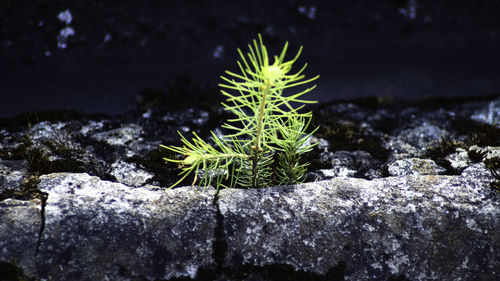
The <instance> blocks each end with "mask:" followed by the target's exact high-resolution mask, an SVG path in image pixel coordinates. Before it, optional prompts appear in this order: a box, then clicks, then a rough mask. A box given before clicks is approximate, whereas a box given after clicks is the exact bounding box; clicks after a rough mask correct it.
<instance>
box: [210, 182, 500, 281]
mask: <svg viewBox="0 0 500 281" xmlns="http://www.w3.org/2000/svg"><path fill="white" fill-rule="evenodd" d="M487 179H488V177H479V178H478V177H474V173H471V174H470V175H469V176H468V177H457V176H436V175H430V176H405V177H389V178H384V179H375V180H371V181H368V180H364V179H356V178H342V179H341V178H335V179H332V180H329V181H322V182H316V183H307V184H304V185H299V186H284V187H278V188H270V189H256V190H240V189H231V190H222V191H221V192H220V194H219V207H220V211H221V213H222V215H223V216H224V232H225V236H226V240H227V243H228V251H227V254H226V257H225V261H224V264H225V266H227V267H236V266H240V265H242V264H251V265H255V266H264V265H270V264H288V265H291V266H293V267H294V268H295V269H297V270H304V271H312V272H315V273H318V274H322V275H323V274H327V273H328V272H329V271H332V270H337V271H338V270H340V271H343V273H344V274H345V276H344V280H348V281H351V280H352V281H361V280H388V278H390V277H393V278H394V277H396V276H404V277H405V278H407V279H405V280H440V281H442V280H500V235H499V233H500V202H498V195H497V194H494V193H493V191H491V190H490V189H489V187H488V183H489V182H488V180H487Z"/></svg>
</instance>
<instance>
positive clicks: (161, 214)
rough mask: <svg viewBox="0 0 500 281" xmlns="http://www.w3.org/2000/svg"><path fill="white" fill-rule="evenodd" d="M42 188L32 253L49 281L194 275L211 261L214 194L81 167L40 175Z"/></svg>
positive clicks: (44, 276) (42, 275)
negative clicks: (94, 173) (41, 225)
mask: <svg viewBox="0 0 500 281" xmlns="http://www.w3.org/2000/svg"><path fill="white" fill-rule="evenodd" d="M40 179H41V182H40V185H39V187H40V189H41V190H42V191H44V192H47V193H48V200H47V205H46V207H45V229H44V232H43V235H42V238H41V244H40V249H39V253H38V255H37V257H36V262H37V266H38V269H39V274H40V277H42V278H47V279H48V280H131V279H132V280H134V279H137V280H143V279H145V280H156V279H169V278H172V277H195V276H196V274H197V271H198V269H199V268H200V267H208V266H210V265H212V264H213V262H214V261H213V258H212V243H213V233H214V227H215V225H216V223H215V209H214V205H213V202H212V201H213V196H212V195H210V193H209V192H200V191H198V190H196V189H195V188H191V187H183V188H178V189H173V190H161V189H159V188H155V187H152V186H146V187H143V188H132V187H128V186H125V185H123V184H119V183H112V182H108V181H101V180H100V179H99V178H97V177H91V176H89V175H87V174H62V173H61V174H50V175H44V176H42V177H40Z"/></svg>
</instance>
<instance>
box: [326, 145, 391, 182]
mask: <svg viewBox="0 0 500 281" xmlns="http://www.w3.org/2000/svg"><path fill="white" fill-rule="evenodd" d="M320 161H321V162H323V163H329V164H330V165H331V167H332V168H330V169H322V170H320V171H321V173H322V178H321V179H328V178H333V177H362V178H369V179H371V178H376V177H380V173H381V172H380V170H379V169H378V168H380V163H379V161H377V160H376V159H375V158H374V157H373V156H372V155H370V153H368V152H366V151H360V150H358V151H335V152H323V153H321V155H320Z"/></svg>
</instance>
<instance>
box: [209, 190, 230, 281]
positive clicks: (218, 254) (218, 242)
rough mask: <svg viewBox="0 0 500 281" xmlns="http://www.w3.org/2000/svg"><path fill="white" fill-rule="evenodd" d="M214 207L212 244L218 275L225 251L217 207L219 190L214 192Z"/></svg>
mask: <svg viewBox="0 0 500 281" xmlns="http://www.w3.org/2000/svg"><path fill="white" fill-rule="evenodd" d="M213 204H214V207H215V209H216V214H215V218H216V225H215V229H214V238H215V241H214V245H213V254H212V255H213V259H214V262H215V275H216V276H220V275H221V274H222V272H223V271H224V259H225V257H226V253H227V248H228V245H227V241H226V236H225V235H224V216H223V215H222V213H221V211H220V208H219V190H218V189H217V191H216V192H215V195H214V200H213Z"/></svg>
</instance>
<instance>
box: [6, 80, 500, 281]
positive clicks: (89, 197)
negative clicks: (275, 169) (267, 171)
mask: <svg viewBox="0 0 500 281" xmlns="http://www.w3.org/2000/svg"><path fill="white" fill-rule="evenodd" d="M186 85H187V83H182V82H179V83H178V84H177V86H175V85H174V86H172V87H171V88H170V89H169V91H167V93H168V94H165V93H162V92H158V91H153V90H151V91H145V92H144V93H142V95H141V96H139V97H138V98H137V108H136V109H135V110H132V111H130V112H128V113H127V114H123V115H119V116H106V115H85V114H80V113H77V112H70V111H57V112H38V113H26V114H22V115H20V116H17V117H15V118H9V119H2V120H0V249H1V250H0V276H2V278H3V279H2V278H0V280H18V278H24V280H31V279H34V280H37V279H39V278H46V279H47V280H105V279H108V280H190V279H197V280H284V279H283V278H289V279H287V280H306V279H307V280H494V279H495V278H500V271H499V270H498V268H500V235H498V233H499V231H500V201H499V198H500V193H499V191H500V127H499V125H498V124H499V123H500V96H498V95H496V96H487V97H482V98H447V99H445V98H441V99H422V100H417V101H412V102H408V101H403V100H395V99H391V98H383V97H373V98H365V99H358V100H350V101H335V102H331V103H328V104H319V105H317V106H315V107H312V108H310V109H311V110H313V112H314V121H313V123H314V124H313V125H314V126H319V129H318V131H317V132H316V133H315V134H314V136H313V138H312V139H311V140H310V141H311V142H316V143H318V145H317V146H316V147H315V149H314V150H313V151H312V152H310V153H309V154H308V155H306V157H305V158H306V159H305V160H306V161H308V162H310V163H311V165H310V168H309V173H308V177H307V182H308V183H306V184H303V185H296V186H283V187H270V188H266V189H254V190H246V189H238V188H236V189H229V190H228V189H225V190H220V191H218V192H216V191H215V190H213V189H208V190H207V191H202V190H200V189H198V188H196V187H189V186H188V185H189V183H190V179H188V180H186V181H185V182H184V183H183V184H181V185H180V186H184V187H180V188H174V189H168V188H167V187H169V186H170V185H171V184H172V183H174V182H175V181H176V180H177V179H178V176H177V174H178V173H179V170H178V167H176V166H175V165H173V164H166V163H165V162H164V161H163V160H162V158H163V157H165V156H169V157H175V155H169V154H168V152H167V151H165V150H163V149H161V148H160V147H159V145H160V144H164V145H169V144H179V139H178V136H177V134H176V131H181V132H183V133H185V134H187V133H189V132H191V131H195V132H197V133H198V134H199V135H200V136H202V137H206V136H208V133H209V131H210V130H215V131H216V132H217V133H220V134H223V133H224V131H223V130H222V129H221V128H220V125H221V124H222V123H223V121H224V120H225V119H226V118H227V117H228V114H227V113H226V112H224V110H223V109H222V108H220V107H219V106H218V103H217V102H215V100H216V98H215V99H208V98H207V99H205V100H200V101H198V102H191V100H189V99H188V98H185V97H190V95H185V93H186V91H195V92H202V93H203V94H204V95H205V96H210V97H217V94H216V91H214V90H213V89H209V88H204V87H201V86H192V85H191V86H190V87H187V86H186ZM183 97H184V98H183ZM173 104H175V107H174V106H173Z"/></svg>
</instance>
